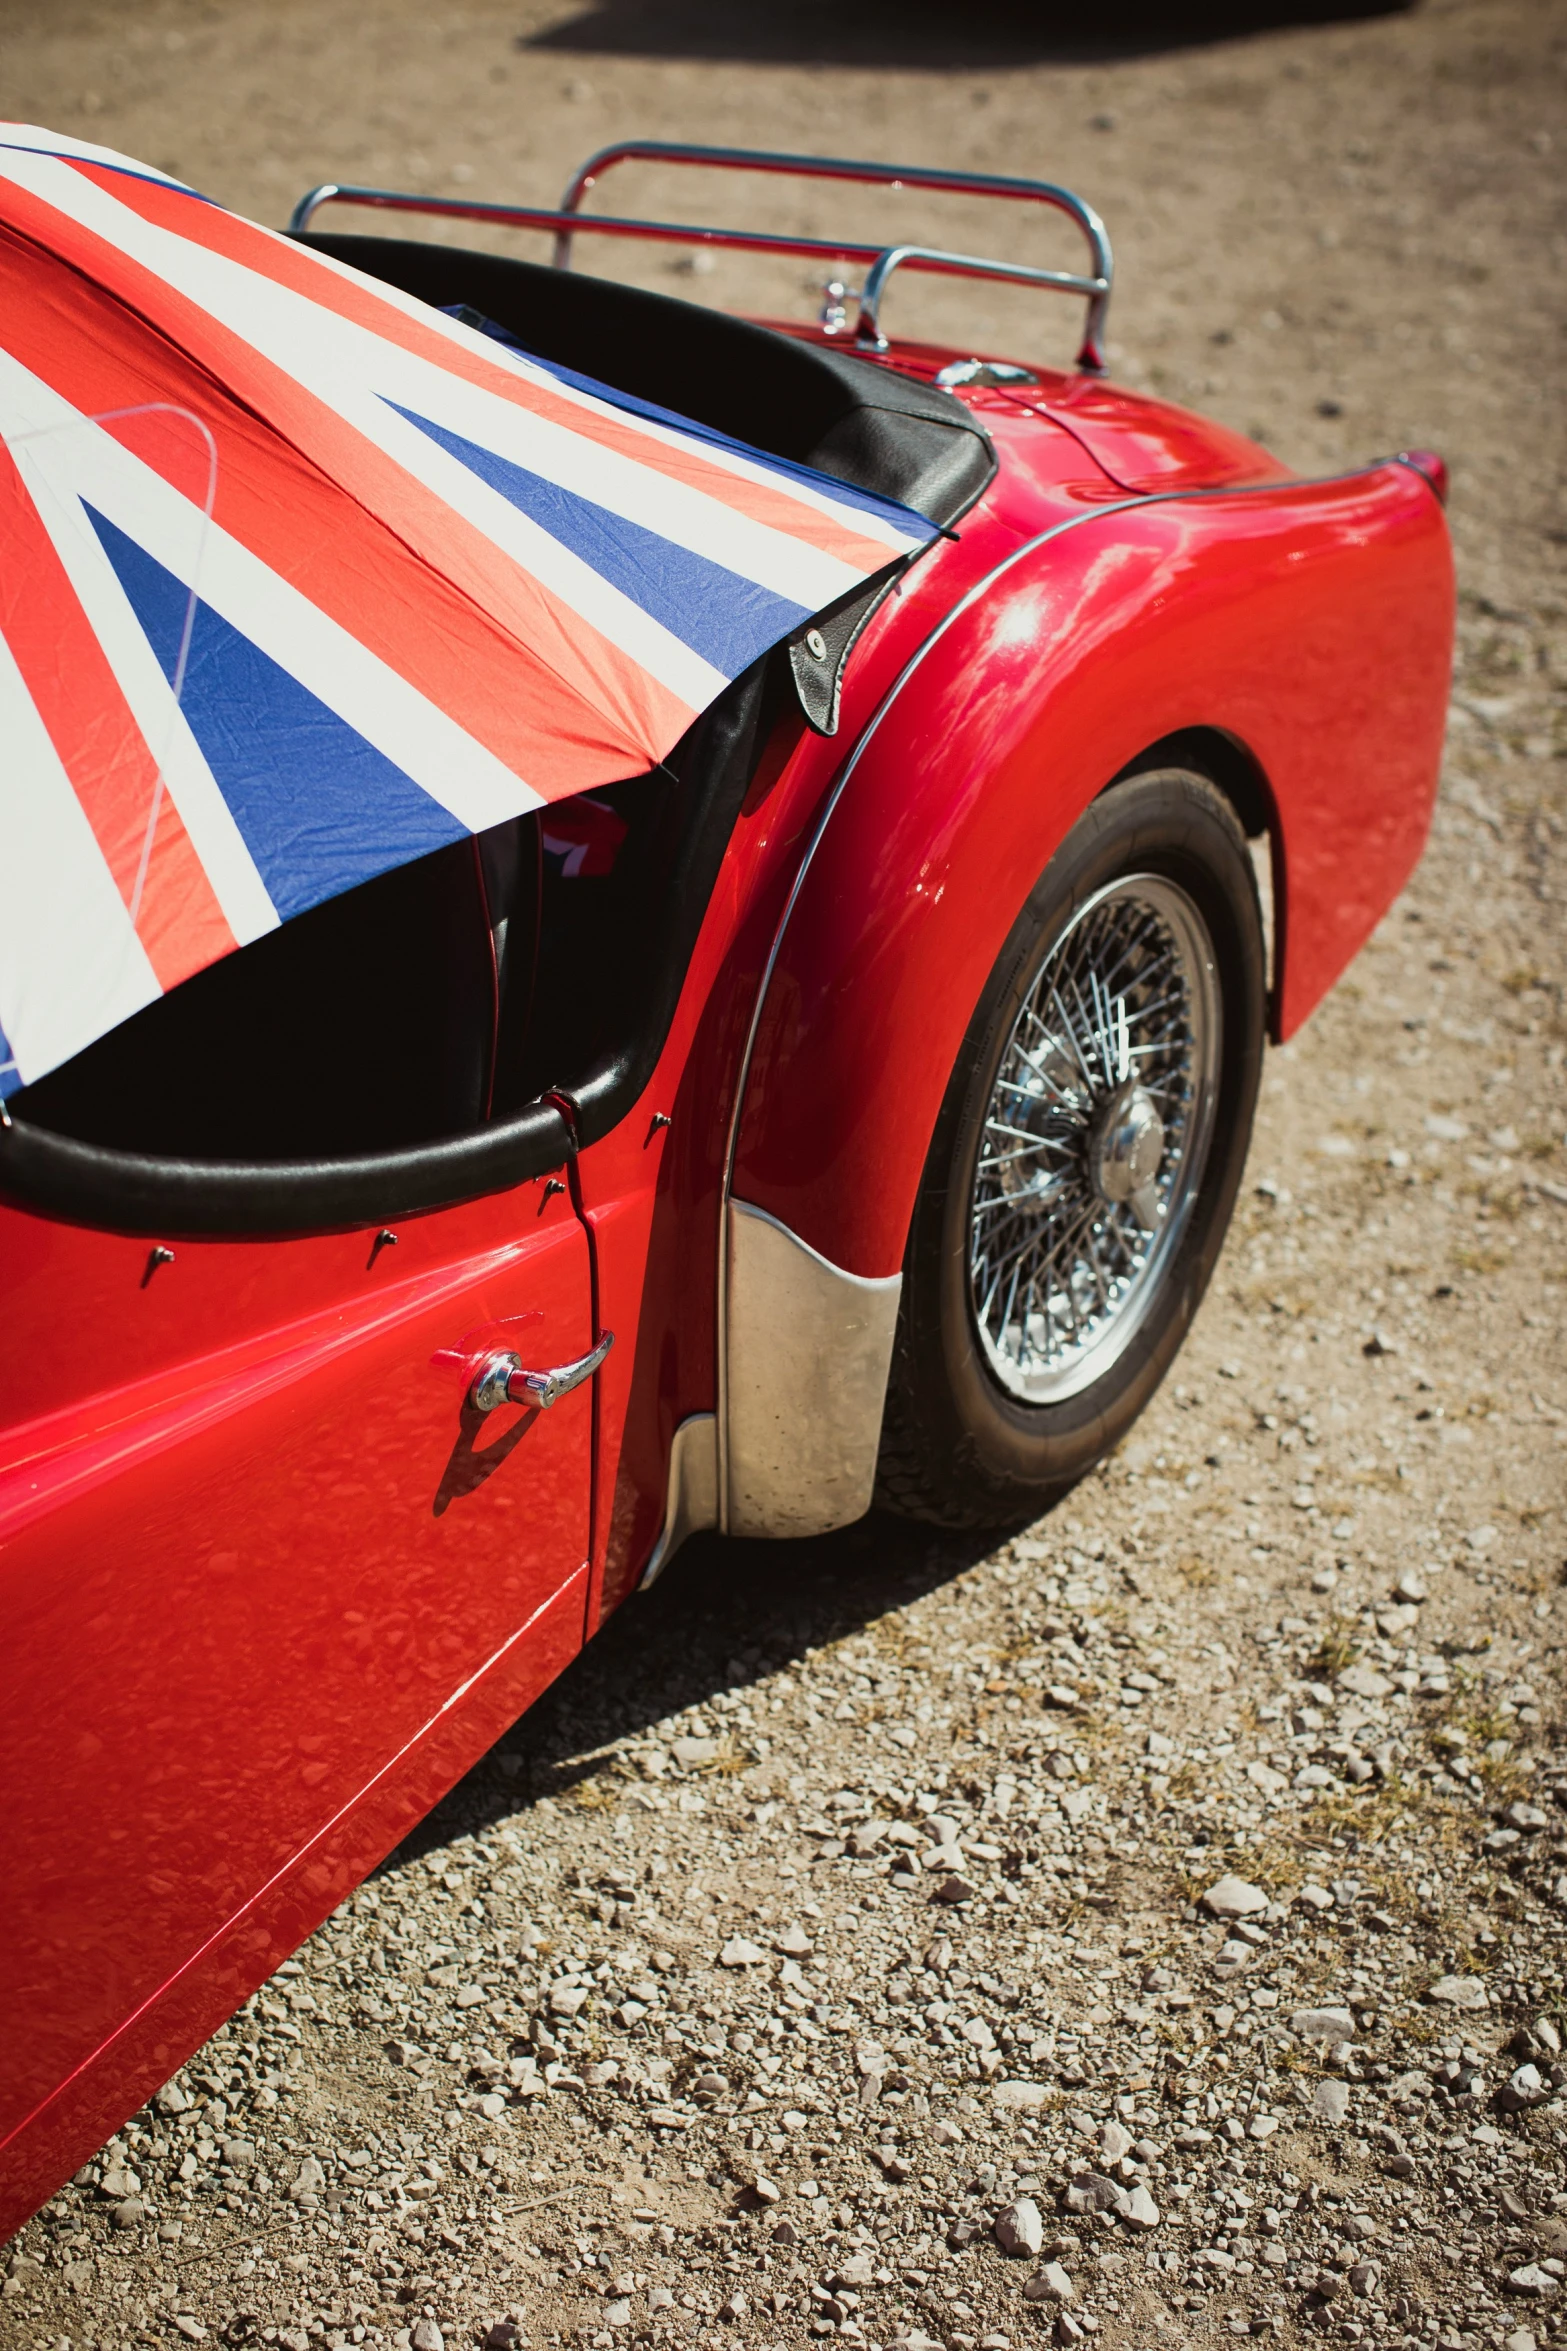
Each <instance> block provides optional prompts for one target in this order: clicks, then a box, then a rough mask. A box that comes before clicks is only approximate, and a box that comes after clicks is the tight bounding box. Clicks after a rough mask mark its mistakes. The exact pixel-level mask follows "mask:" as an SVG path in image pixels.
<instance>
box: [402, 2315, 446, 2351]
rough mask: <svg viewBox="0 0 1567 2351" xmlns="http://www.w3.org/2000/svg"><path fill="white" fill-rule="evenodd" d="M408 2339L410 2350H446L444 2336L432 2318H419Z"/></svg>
mask: <svg viewBox="0 0 1567 2351" xmlns="http://www.w3.org/2000/svg"><path fill="white" fill-rule="evenodd" d="M408 2341H409V2345H410V2351H446V2337H445V2336H444V2335H443V2334H442V2332H441V2330H440V2328H439V2327H438V2326H437V2325H436V2323H435V2321H434V2319H433V2318H421V2319H420V2321H419V2323H418V2325H417V2326H416V2327H415V2328H414V2330H413V2332H412V2334H411V2335H410V2336H409V2338H408Z"/></svg>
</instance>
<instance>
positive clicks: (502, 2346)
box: [484, 2318, 522, 2351]
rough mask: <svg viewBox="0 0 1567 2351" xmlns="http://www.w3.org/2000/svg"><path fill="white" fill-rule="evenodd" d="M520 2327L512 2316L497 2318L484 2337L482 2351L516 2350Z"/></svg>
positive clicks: (520, 2332) (520, 2331)
mask: <svg viewBox="0 0 1567 2351" xmlns="http://www.w3.org/2000/svg"><path fill="white" fill-rule="evenodd" d="M521 2335H522V2329H521V2327H520V2326H518V2324H517V2321H516V2320H515V2319H514V2318H498V2319H497V2320H496V2321H495V2324H494V2325H493V2326H492V2327H491V2328H490V2329H489V2331H488V2333H487V2334H486V2335H485V2338H484V2351H517V2344H518V2342H519V2340H520V2339H521Z"/></svg>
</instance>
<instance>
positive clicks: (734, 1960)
mask: <svg viewBox="0 0 1567 2351" xmlns="http://www.w3.org/2000/svg"><path fill="white" fill-rule="evenodd" d="M676 1744H677V1745H678V1744H679V1742H678V1741H677V1742H676ZM766 1959H767V1953H766V1952H765V1951H764V1950H763V1949H762V1948H761V1946H760V1944H758V1943H748V1942H747V1941H746V1938H745V1936H744V1935H731V1936H730V1938H729V1940H728V1942H727V1943H726V1944H725V1945H724V1947H723V1949H722V1950H721V1951H720V1952H719V1954H718V1964H719V1966H720V1967H761V1966H763V1965H764V1964H765V1962H766Z"/></svg>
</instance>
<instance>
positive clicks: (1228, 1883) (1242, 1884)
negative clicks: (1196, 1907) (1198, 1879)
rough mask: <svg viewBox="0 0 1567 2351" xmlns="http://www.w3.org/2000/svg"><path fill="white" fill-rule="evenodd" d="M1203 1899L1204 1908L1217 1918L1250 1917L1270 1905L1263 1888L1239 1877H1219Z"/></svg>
mask: <svg viewBox="0 0 1567 2351" xmlns="http://www.w3.org/2000/svg"><path fill="white" fill-rule="evenodd" d="M1201 1900H1202V1906H1203V1908H1204V1910H1207V1911H1210V1912H1211V1913H1212V1915H1213V1916H1214V1917H1215V1918H1250V1917H1252V1916H1253V1915H1254V1914H1255V1913H1256V1912H1257V1911H1259V1910H1266V1909H1267V1907H1268V1897H1267V1895H1266V1894H1265V1893H1264V1892H1263V1890H1262V1888H1261V1887H1260V1886H1251V1885H1248V1884H1247V1882H1246V1880H1245V1879H1244V1878H1238V1877H1222V1878H1219V1879H1218V1880H1217V1881H1216V1882H1215V1883H1214V1884H1213V1885H1211V1886H1210V1887H1209V1888H1208V1891H1207V1893H1206V1894H1204V1895H1203V1896H1202V1897H1201Z"/></svg>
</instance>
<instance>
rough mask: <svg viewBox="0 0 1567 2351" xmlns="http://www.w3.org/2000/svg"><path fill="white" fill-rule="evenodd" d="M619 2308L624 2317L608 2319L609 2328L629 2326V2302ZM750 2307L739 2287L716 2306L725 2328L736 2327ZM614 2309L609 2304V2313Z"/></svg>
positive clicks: (612, 2305) (612, 2304) (613, 2306)
mask: <svg viewBox="0 0 1567 2351" xmlns="http://www.w3.org/2000/svg"><path fill="white" fill-rule="evenodd" d="M621 2307H622V2308H623V2309H624V2311H625V2313H626V2315H625V2317H624V2318H623V2319H621V2320H619V2321H617V2320H616V2319H614V2318H613V2317H611V2319H610V2322H609V2323H610V2325H611V2326H615V2325H616V2324H619V2325H621V2326H628V2325H629V2324H630V2322H631V2305H630V2303H629V2302H626V2303H623V2304H622V2305H621ZM750 2307H751V2305H750V2302H749V2301H748V2300H747V2298H746V2296H745V2295H744V2294H743V2293H741V2291H740V2289H739V2287H738V2286H737V2287H736V2288H735V2289H734V2291H733V2292H732V2293H731V2294H730V2296H729V2298H728V2300H727V2301H725V2302H721V2303H720V2304H719V2306H718V2315H719V2317H720V2318H721V2319H722V2320H723V2321H724V2324H725V2325H726V2326H738V2325H739V2323H740V2321H741V2319H742V2318H744V2316H745V2314H746V2312H747V2311H748V2310H749V2309H750ZM614 2308H615V2305H614V2303H611V2304H610V2309H611V2311H613V2310H614Z"/></svg>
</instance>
